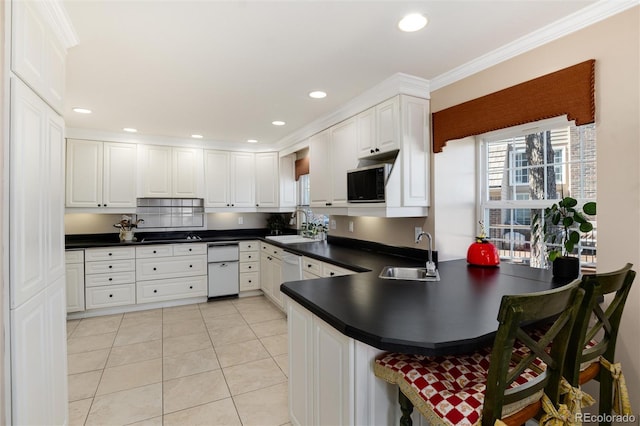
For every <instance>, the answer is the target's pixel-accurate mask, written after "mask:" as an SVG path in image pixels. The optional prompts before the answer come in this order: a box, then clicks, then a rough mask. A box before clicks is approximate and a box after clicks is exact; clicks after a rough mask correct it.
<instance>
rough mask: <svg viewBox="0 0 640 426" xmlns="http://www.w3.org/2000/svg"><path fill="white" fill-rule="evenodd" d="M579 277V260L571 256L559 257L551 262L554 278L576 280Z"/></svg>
mask: <svg viewBox="0 0 640 426" xmlns="http://www.w3.org/2000/svg"><path fill="white" fill-rule="evenodd" d="M579 275H580V259H578V258H577V257H571V256H560V257H557V258H556V259H555V260H554V261H553V276H554V277H555V278H564V279H572V280H573V279H576V278H578V276H579Z"/></svg>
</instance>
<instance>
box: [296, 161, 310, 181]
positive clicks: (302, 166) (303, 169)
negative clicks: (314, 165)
mask: <svg viewBox="0 0 640 426" xmlns="http://www.w3.org/2000/svg"><path fill="white" fill-rule="evenodd" d="M308 174H309V157H304V158H301V159H300V160H296V180H298V178H300V176H302V175H308Z"/></svg>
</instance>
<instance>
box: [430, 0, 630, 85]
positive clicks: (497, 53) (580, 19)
mask: <svg viewBox="0 0 640 426" xmlns="http://www.w3.org/2000/svg"><path fill="white" fill-rule="evenodd" d="M637 5H640V0H600V1H598V2H596V3H594V4H592V5H590V6H587V7H585V8H584V9H581V10H579V11H577V12H575V13H573V14H571V15H569V16H567V17H565V18H562V19H560V20H558V21H556V22H553V23H551V24H549V25H547V26H545V27H542V28H540V29H539V30H536V31H534V32H532V33H529V34H527V35H525V36H523V37H520V38H519V39H516V40H514V41H512V42H510V43H508V44H506V45H504V46H502V47H500V48H498V49H496V50H494V51H492V52H489V53H487V54H485V55H482V56H480V57H478V58H476V59H473V60H471V61H469V62H467V63H466V64H463V65H460V66H459V67H456V68H454V69H452V70H450V71H447V72H446V73H443V74H440V75H439V76H437V77H435V78H433V79H431V80H430V82H431V90H432V91H433V90H438V89H440V88H442V87H445V86H448V85H449V84H452V83H455V82H456V81H459V80H462V79H464V78H467V77H469V76H471V75H473V74H476V73H478V72H480V71H484V70H486V69H488V68H490V67H492V66H494V65H497V64H499V63H501V62H504V61H506V60H508V59H511V58H514V57H516V56H518V55H521V54H523V53H525V52H528V51H530V50H533V49H535V48H537V47H540V46H542V45H544V44H547V43H549V42H552V41H554V40H557V39H559V38H561V37H564V36H566V35H568V34H571V33H573V32H576V31H578V30H581V29H583V28H586V27H588V26H590V25H593V24H595V23H597V22H599V21H603V20H605V19H607V18H609V17H611V16H613V15H616V14H618V13H620V12H624V11H625V10H627V9H630V8H632V7H634V6H637Z"/></svg>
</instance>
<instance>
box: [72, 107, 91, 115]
mask: <svg viewBox="0 0 640 426" xmlns="http://www.w3.org/2000/svg"><path fill="white" fill-rule="evenodd" d="M73 112H77V113H78V114H91V110H90V109H87V108H74V109H73Z"/></svg>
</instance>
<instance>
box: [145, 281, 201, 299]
mask: <svg viewBox="0 0 640 426" xmlns="http://www.w3.org/2000/svg"><path fill="white" fill-rule="evenodd" d="M136 292H137V296H138V303H147V302H157V301H161V300H173V299H184V298H187V297H199V296H206V295H207V277H206V276H204V277H193V278H172V279H167V280H153V281H148V282H144V283H138V289H137V291H136Z"/></svg>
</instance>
